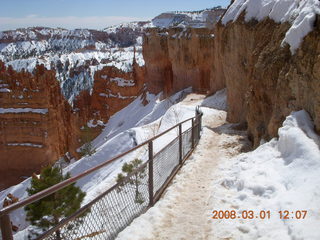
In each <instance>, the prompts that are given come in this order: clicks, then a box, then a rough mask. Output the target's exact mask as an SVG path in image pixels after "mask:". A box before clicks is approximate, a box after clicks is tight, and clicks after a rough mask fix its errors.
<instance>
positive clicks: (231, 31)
mask: <svg viewBox="0 0 320 240" xmlns="http://www.w3.org/2000/svg"><path fill="white" fill-rule="evenodd" d="M288 27H289V25H288V24H276V23H275V22H273V21H272V20H269V19H265V20H263V21H261V22H257V21H254V20H252V21H250V22H248V23H246V22H244V20H243V16H242V18H240V19H239V20H237V21H236V22H234V23H228V24H227V26H223V25H221V24H218V25H217V26H216V31H215V36H216V38H215V53H214V55H215V56H216V58H218V59H219V61H220V62H219V65H217V64H216V66H217V68H216V71H215V75H216V76H219V77H220V78H221V79H223V81H225V82H226V86H227V89H228V108H229V109H228V120H229V121H231V122H247V123H248V133H249V136H250V137H251V139H252V140H253V142H254V145H255V146H258V145H259V142H260V140H261V139H265V140H268V139H270V138H272V137H275V136H277V131H278V128H279V127H280V126H281V124H282V122H283V120H284V119H285V117H286V116H287V115H289V114H290V113H291V112H292V111H297V110H301V109H305V110H306V111H308V112H309V114H310V115H311V117H312V118H313V120H314V122H315V125H316V130H317V131H320V94H319V90H320V71H319V69H320V68H319V67H320V58H319V56H320V41H319V34H320V21H319V19H318V20H317V21H316V23H315V29H314V31H313V32H312V33H310V34H308V35H307V36H306V37H305V38H304V40H303V43H302V44H301V46H300V48H299V49H298V50H297V52H296V53H295V54H294V55H292V54H291V52H290V50H289V46H288V45H287V46H284V47H281V42H282V40H283V38H284V36H285V33H286V32H287V30H288Z"/></svg>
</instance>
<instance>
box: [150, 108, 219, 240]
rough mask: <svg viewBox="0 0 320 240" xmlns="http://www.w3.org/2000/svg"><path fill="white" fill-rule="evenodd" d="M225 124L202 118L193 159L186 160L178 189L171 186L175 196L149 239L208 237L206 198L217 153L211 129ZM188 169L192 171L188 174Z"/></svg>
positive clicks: (216, 119)
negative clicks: (198, 140) (202, 125)
mask: <svg viewBox="0 0 320 240" xmlns="http://www.w3.org/2000/svg"><path fill="white" fill-rule="evenodd" d="M224 122H225V116H224V114H223V115H222V116H221V115H219V116H217V117H216V118H212V116H210V115H206V114H205V115H204V118H203V123H204V133H203V137H202V139H201V141H200V143H199V145H198V146H197V148H196V150H195V152H194V153H193V155H192V156H191V157H190V158H189V159H188V163H187V165H188V169H189V170H188V171H187V169H185V171H183V172H181V174H179V176H178V177H177V178H176V180H175V181H176V182H179V183H180V182H181V183H182V184H179V185H175V184H173V185H172V188H171V189H170V191H175V192H177V194H176V197H175V198H174V199H172V201H171V202H170V203H169V204H168V206H167V208H165V211H164V217H163V219H162V221H161V222H160V224H159V227H158V228H156V229H155V231H154V234H153V235H154V237H153V238H152V239H190V237H191V236H192V239H208V238H209V235H208V234H209V233H210V229H211V227H210V224H211V221H210V216H209V215H210V209H209V206H208V196H209V194H210V186H211V182H212V180H213V179H212V178H211V174H212V170H213V169H214V168H215V167H216V165H217V162H218V161H219V158H220V157H221V155H222V154H223V153H221V151H220V149H219V147H218V146H217V143H218V142H219V141H220V139H219V134H217V133H215V132H214V131H212V130H211V129H210V128H215V127H217V126H219V125H221V124H223V123H224ZM191 169H192V171H190V170H191Z"/></svg>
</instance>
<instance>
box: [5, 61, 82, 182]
mask: <svg viewBox="0 0 320 240" xmlns="http://www.w3.org/2000/svg"><path fill="white" fill-rule="evenodd" d="M0 80H1V83H0V86H1V87H0V106H1V107H0V131H1V138H0V152H1V155H0V176H1V180H0V182H1V183H4V182H11V180H12V181H17V178H16V177H13V176H25V175H30V174H32V172H33V171H34V170H35V169H39V168H40V167H41V166H44V165H47V164H50V163H53V162H55V161H56V160H57V159H58V158H59V157H60V156H61V155H63V154H64V153H66V152H70V153H73V152H74V148H75V145H77V144H76V142H75V138H74V137H73V136H74V135H77V131H78V130H77V128H76V126H75V124H74V119H73V114H72V113H71V107H70V106H69V104H68V103H67V102H66V100H65V99H64V97H63V95H62V94H61V91H60V87H59V83H58V82H57V81H56V78H55V73H54V72H53V71H48V70H46V69H45V68H44V67H43V66H38V67H37V68H36V69H35V71H34V74H31V73H28V72H24V71H22V72H16V71H14V70H13V69H12V68H11V67H8V68H7V67H5V66H4V64H3V63H2V62H0Z"/></svg>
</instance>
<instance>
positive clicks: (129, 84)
mask: <svg viewBox="0 0 320 240" xmlns="http://www.w3.org/2000/svg"><path fill="white" fill-rule="evenodd" d="M110 82H115V83H117V85H118V86H119V87H132V86H134V85H135V84H134V81H133V80H126V79H123V78H118V77H117V78H111V79H110Z"/></svg>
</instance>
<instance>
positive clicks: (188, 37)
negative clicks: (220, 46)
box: [143, 28, 224, 95]
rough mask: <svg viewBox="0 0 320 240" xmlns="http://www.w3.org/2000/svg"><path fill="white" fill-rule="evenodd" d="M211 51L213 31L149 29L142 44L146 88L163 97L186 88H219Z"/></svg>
mask: <svg viewBox="0 0 320 240" xmlns="http://www.w3.org/2000/svg"><path fill="white" fill-rule="evenodd" d="M213 52H214V35H213V30H210V29H206V28H187V29H182V28H170V29H163V30H161V29H158V28H153V29H149V30H148V32H147V34H146V36H145V38H144V43H143V56H144V59H145V62H146V64H145V67H146V78H147V81H148V88H149V89H150V90H151V91H152V92H155V93H158V92H160V91H164V92H165V94H166V95H170V94H172V93H174V92H177V91H179V90H182V89H184V88H186V87H190V86H192V87H193V90H194V91H196V92H204V93H206V92H209V91H210V92H213V91H216V90H219V89H221V88H223V86H224V85H223V82H222V81H220V79H218V80H216V78H215V76H214V65H215V61H214V55H213Z"/></svg>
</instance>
